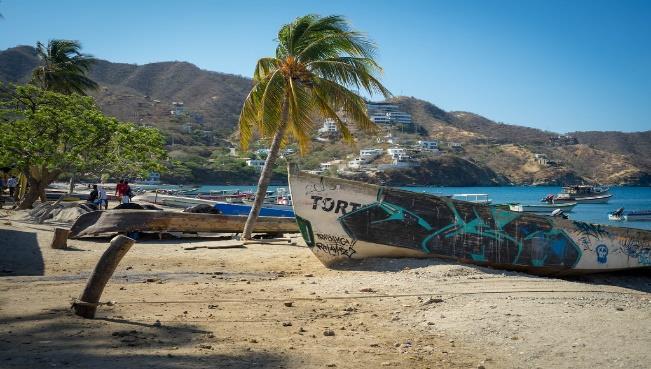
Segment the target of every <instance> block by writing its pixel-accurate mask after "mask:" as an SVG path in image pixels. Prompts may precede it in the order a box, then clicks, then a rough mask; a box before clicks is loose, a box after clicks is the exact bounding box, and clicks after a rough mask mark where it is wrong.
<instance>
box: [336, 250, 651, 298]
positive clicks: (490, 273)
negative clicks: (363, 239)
mask: <svg viewBox="0 0 651 369" xmlns="http://www.w3.org/2000/svg"><path fill="white" fill-rule="evenodd" d="M437 266H440V267H443V268H441V271H440V272H439V273H437V272H433V273H432V274H434V275H436V277H440V278H448V277H463V276H467V277H470V278H473V277H476V278H478V277H482V276H486V277H497V276H504V277H517V278H518V279H520V280H522V279H529V280H531V281H536V280H539V281H543V280H549V279H560V280H564V281H568V282H575V283H583V284H589V285H606V286H615V287H621V288H626V289H631V290H635V291H640V292H646V293H651V267H650V268H639V269H633V270H624V271H616V272H607V273H595V274H583V275H572V276H536V275H533V274H528V273H525V272H520V271H512V270H505V269H495V268H491V267H485V266H479V265H473V264H464V263H457V262H454V261H450V260H445V259H436V258H426V259H417V258H401V259H392V258H368V259H351V260H348V261H345V262H342V263H339V264H335V265H332V266H330V268H331V269H334V270H339V271H364V272H382V273H383V272H393V273H398V272H403V271H407V270H413V271H418V270H419V269H422V270H423V271H424V270H425V268H430V267H437ZM427 274H430V272H429V271H428V273H427Z"/></svg>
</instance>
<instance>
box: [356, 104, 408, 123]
mask: <svg viewBox="0 0 651 369" xmlns="http://www.w3.org/2000/svg"><path fill="white" fill-rule="evenodd" d="M366 112H367V114H368V117H369V119H370V120H371V121H372V122H373V123H375V124H387V125H396V124H402V125H411V124H412V123H413V122H412V118H411V114H409V113H406V112H404V111H402V110H400V107H399V106H398V105H396V104H391V103H382V102H369V103H366Z"/></svg>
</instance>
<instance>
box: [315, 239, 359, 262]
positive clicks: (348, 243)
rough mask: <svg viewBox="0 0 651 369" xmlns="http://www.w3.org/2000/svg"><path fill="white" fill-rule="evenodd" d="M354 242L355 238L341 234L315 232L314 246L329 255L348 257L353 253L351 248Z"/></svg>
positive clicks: (353, 250)
mask: <svg viewBox="0 0 651 369" xmlns="http://www.w3.org/2000/svg"><path fill="white" fill-rule="evenodd" d="M355 242H356V241H355V240H351V239H348V238H346V237H342V236H336V235H329V234H323V233H317V234H316V242H315V243H314V247H316V248H317V249H319V250H321V251H323V252H326V253H327V254H329V255H331V256H347V257H349V258H350V257H352V256H353V254H355V249H354V248H353V246H355Z"/></svg>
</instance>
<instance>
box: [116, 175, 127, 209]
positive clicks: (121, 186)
mask: <svg viewBox="0 0 651 369" xmlns="http://www.w3.org/2000/svg"><path fill="white" fill-rule="evenodd" d="M128 192H129V185H128V184H126V183H125V181H124V179H121V180H120V182H119V183H118V184H117V186H115V194H116V195H117V196H118V197H119V198H120V200H121V201H120V203H122V204H127V203H129V196H128Z"/></svg>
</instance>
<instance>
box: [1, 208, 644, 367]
mask: <svg viewBox="0 0 651 369" xmlns="http://www.w3.org/2000/svg"><path fill="white" fill-rule="evenodd" d="M6 219H7V218H5V220H2V219H0V368H51V367H61V368H94V369H102V368H159V369H172V368H251V367H259V368H324V367H326V368H327V367H335V368H378V367H395V368H481V367H485V368H606V367H608V368H610V367H622V368H648V367H649V365H651V364H650V363H651V293H650V292H651V274H650V273H649V272H648V270H647V271H639V272H630V273H619V274H607V275H597V276H589V277H581V278H575V279H556V278H540V277H534V276H530V275H527V274H522V273H514V272H503V271H498V270H492V269H488V268H480V267H475V266H465V265H459V264H454V263H450V262H444V261H440V260H435V259H430V260H413V259H402V260H389V259H376V260H367V261H364V262H362V263H356V264H351V265H348V266H346V267H345V268H342V269H339V270H333V269H327V268H325V267H324V266H323V265H322V264H321V263H320V262H319V261H318V260H317V259H316V258H315V257H314V256H313V255H312V254H311V252H310V251H309V249H308V248H306V247H304V246H303V244H302V240H300V239H298V240H297V242H296V243H297V244H296V245H292V244H290V243H287V242H285V243H279V244H247V245H246V246H245V247H239V248H237V247H236V248H225V249H219V248H215V247H219V246H224V247H228V246H238V245H239V244H238V243H237V242H236V241H232V240H217V239H206V238H202V239H198V238H194V239H192V238H190V239H187V238H186V239H180V240H158V239H143V240H139V242H138V243H137V244H136V245H134V247H133V248H132V250H131V251H129V253H128V254H127V255H126V256H125V258H124V259H123V260H122V262H121V263H120V265H119V266H118V268H117V270H116V272H115V275H114V277H113V278H112V279H111V281H109V283H108V285H107V288H106V289H105V291H104V294H103V296H102V301H103V302H108V303H109V304H108V305H102V306H100V307H99V308H98V313H97V317H96V319H93V320H88V319H82V318H79V317H77V316H75V315H74V314H72V312H71V310H70V303H71V301H72V299H73V298H75V297H78V296H79V294H80V293H81V291H82V289H83V287H84V285H85V282H86V278H87V277H88V275H89V273H90V272H91V270H92V269H93V267H94V265H95V263H96V262H97V260H98V258H99V257H100V255H101V253H102V252H103V250H104V249H105V248H106V246H107V244H108V241H109V239H107V238H102V239H85V240H70V241H69V246H70V248H69V249H68V250H52V249H49V248H48V244H49V241H50V239H51V237H52V226H51V225H47V224H41V225H37V224H32V223H27V222H24V221H16V220H11V221H8V220H6ZM13 219H16V217H13ZM3 223H4V224H3ZM8 223H9V224H8ZM294 237H297V236H296V235H294ZM207 247H212V248H207ZM186 248H195V249H192V250H190V249H186Z"/></svg>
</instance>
